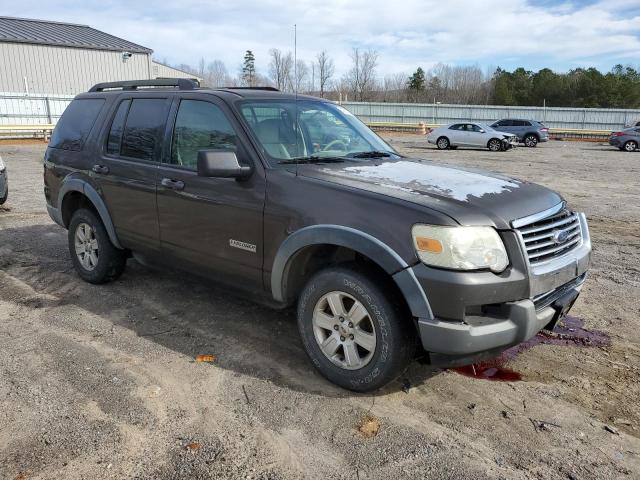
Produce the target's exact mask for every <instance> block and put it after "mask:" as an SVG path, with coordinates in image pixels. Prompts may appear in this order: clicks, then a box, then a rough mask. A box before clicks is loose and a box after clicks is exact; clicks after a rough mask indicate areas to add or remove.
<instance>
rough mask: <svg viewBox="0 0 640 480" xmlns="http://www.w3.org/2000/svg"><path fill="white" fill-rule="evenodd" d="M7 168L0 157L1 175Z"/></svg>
mask: <svg viewBox="0 0 640 480" xmlns="http://www.w3.org/2000/svg"><path fill="white" fill-rule="evenodd" d="M5 168H6V167H5V166H4V162H3V161H2V157H0V173H1V172H4V169H5Z"/></svg>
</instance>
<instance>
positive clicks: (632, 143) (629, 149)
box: [623, 140, 638, 152]
mask: <svg viewBox="0 0 640 480" xmlns="http://www.w3.org/2000/svg"><path fill="white" fill-rule="evenodd" d="M623 148H624V150H625V152H633V151H634V150H636V149H637V148H638V144H637V143H636V142H635V141H633V140H629V141H628V142H626V143H625V144H624V147H623Z"/></svg>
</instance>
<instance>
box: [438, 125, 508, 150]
mask: <svg viewBox="0 0 640 480" xmlns="http://www.w3.org/2000/svg"><path fill="white" fill-rule="evenodd" d="M427 141H428V142H429V143H432V144H434V145H435V146H436V147H438V148H439V149H440V150H446V149H447V148H458V147H481V148H488V149H489V150H491V151H492V152H498V151H500V150H507V149H509V148H513V147H515V146H516V145H517V143H518V137H517V136H516V135H514V134H513V133H507V132H500V131H498V130H494V129H493V128H491V127H490V126H489V125H484V124H482V123H453V124H451V125H447V126H446V127H439V128H436V129H434V130H432V131H431V132H430V133H429V134H428V135H427Z"/></svg>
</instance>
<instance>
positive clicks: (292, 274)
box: [283, 244, 411, 312]
mask: <svg viewBox="0 0 640 480" xmlns="http://www.w3.org/2000/svg"><path fill="white" fill-rule="evenodd" d="M347 263H348V264H350V266H352V267H354V268H357V269H358V270H360V271H363V272H365V273H367V274H370V275H372V276H376V277H378V278H381V279H383V281H385V283H386V285H385V287H386V290H387V291H388V292H389V294H390V295H392V297H393V300H394V301H395V302H400V304H401V305H402V308H404V309H405V311H407V312H410V311H411V310H410V309H409V306H408V305H407V303H406V300H405V298H404V295H402V292H401V291H400V289H399V288H398V286H397V285H396V283H395V282H394V281H393V279H392V278H391V275H389V274H388V273H387V272H386V271H385V270H384V269H383V268H382V267H381V266H380V265H378V264H377V263H376V262H375V261H374V260H372V259H370V258H369V257H367V256H365V255H362V254H361V253H359V252H356V251H355V250H352V249H350V248H347V247H342V246H338V245H331V244H320V245H310V246H308V247H305V248H303V249H301V250H298V251H297V252H296V253H295V254H294V256H293V258H291V259H290V260H289V262H288V264H287V267H286V270H285V275H284V279H283V281H284V286H283V291H284V298H285V301H286V303H288V304H293V303H294V302H295V301H296V300H297V298H298V296H299V295H300V292H301V290H302V288H303V287H304V285H305V284H306V283H307V281H308V280H309V279H310V278H311V277H312V276H313V275H314V274H315V273H317V272H319V271H320V270H322V269H324V268H327V267H330V266H335V265H339V264H347Z"/></svg>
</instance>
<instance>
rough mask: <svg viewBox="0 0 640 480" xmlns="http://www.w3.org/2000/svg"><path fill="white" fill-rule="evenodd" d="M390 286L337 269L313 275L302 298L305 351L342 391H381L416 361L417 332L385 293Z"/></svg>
mask: <svg viewBox="0 0 640 480" xmlns="http://www.w3.org/2000/svg"><path fill="white" fill-rule="evenodd" d="M387 281H388V280H387V279H385V278H384V277H381V276H376V275H372V274H370V273H364V272H361V271H359V270H357V269H355V268H349V267H332V268H328V269H325V270H322V271H320V272H319V273H317V274H316V275H314V276H313V277H312V278H311V279H310V280H309V282H308V283H307V284H306V285H305V287H304V289H303V291H302V293H301V295H300V299H299V302H298V328H299V330H300V335H301V336H302V341H303V344H304V347H305V350H306V351H307V354H308V355H309V357H310V358H311V361H312V362H313V364H314V365H315V367H316V368H317V369H318V370H319V371H320V373H321V374H322V375H323V376H325V377H326V378H327V379H328V380H330V381H331V382H333V383H335V384H337V385H339V386H341V387H343V388H346V389H349V390H353V391H358V392H366V391H371V390H375V389H377V388H380V387H382V386H384V385H386V384H387V383H389V382H391V381H392V380H393V379H395V378H396V377H397V376H398V375H399V374H401V373H402V372H403V371H404V370H405V369H406V367H407V365H409V363H410V362H411V360H412V359H413V356H414V353H415V349H416V336H415V330H414V329H413V327H412V325H411V324H410V319H409V318H408V314H407V313H406V312H405V311H404V310H403V309H402V308H399V307H398V304H399V302H394V301H393V300H392V299H391V298H390V297H389V295H388V294H387V293H386V292H388V291H389V288H385V287H388V285H387Z"/></svg>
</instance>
